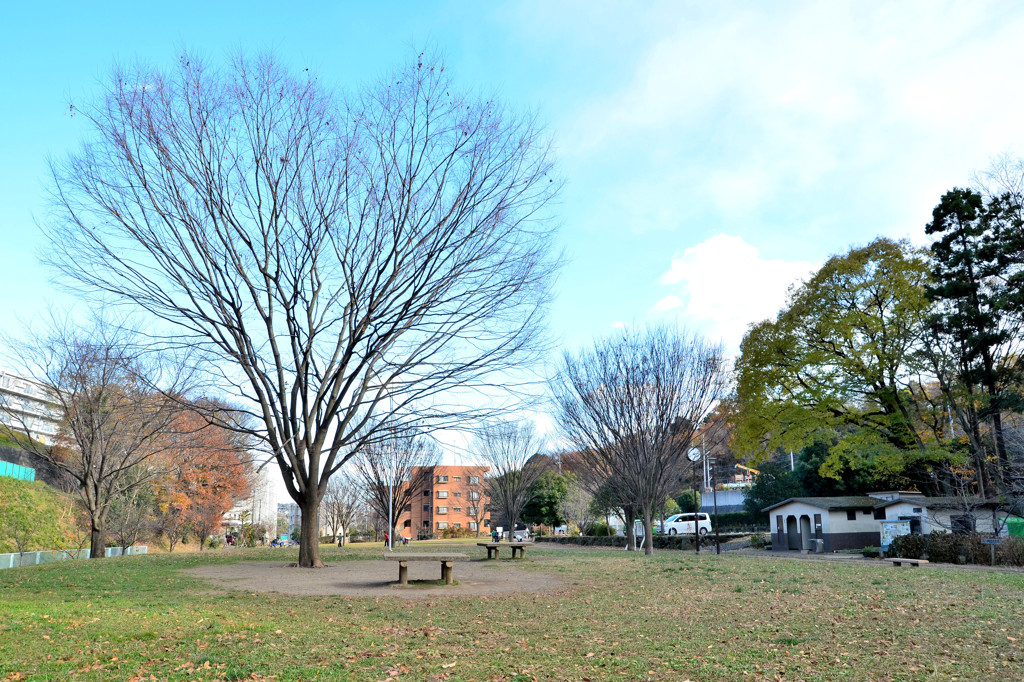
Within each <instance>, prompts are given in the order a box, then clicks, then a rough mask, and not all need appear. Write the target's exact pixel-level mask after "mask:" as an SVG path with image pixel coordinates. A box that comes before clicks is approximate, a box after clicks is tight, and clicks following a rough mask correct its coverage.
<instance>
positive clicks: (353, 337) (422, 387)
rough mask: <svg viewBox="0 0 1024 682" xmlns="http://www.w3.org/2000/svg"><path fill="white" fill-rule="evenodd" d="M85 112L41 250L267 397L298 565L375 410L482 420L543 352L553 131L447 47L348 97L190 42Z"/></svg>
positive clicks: (263, 414)
mask: <svg viewBox="0 0 1024 682" xmlns="http://www.w3.org/2000/svg"><path fill="white" fill-rule="evenodd" d="M75 111H76V112H78V113H80V114H82V115H83V116H84V118H85V119H86V120H87V121H88V123H89V124H90V127H91V129H92V132H93V133H94V136H93V139H92V140H91V142H90V143H89V144H87V145H86V146H85V147H83V149H82V150H81V151H80V152H78V153H77V154H75V155H73V156H72V157H71V158H70V159H69V160H67V161H66V162H65V163H62V164H54V165H53V167H52V175H53V181H54V192H53V200H54V209H55V210H54V212H53V215H52V217H51V218H50V219H48V220H47V221H46V222H45V224H44V225H43V229H44V232H45V233H46V234H47V235H48V236H49V237H50V239H51V242H52V245H51V250H50V251H49V252H48V261H49V262H50V263H52V264H53V265H54V266H55V267H56V268H57V269H58V270H59V271H60V272H61V273H62V274H63V275H64V276H65V279H66V281H67V282H68V283H69V284H70V285H71V286H72V287H74V288H76V289H77V290H79V291H81V292H83V293H85V294H87V295H90V296H93V297H100V298H103V297H109V298H112V299H114V300H116V301H119V302H126V303H128V304H130V305H134V306H136V307H138V308H141V309H142V310H145V311H147V312H148V313H150V314H152V315H153V316H154V317H155V318H158V319H159V320H161V321H162V322H163V323H165V324H166V325H169V327H168V335H167V336H168V341H169V342H174V343H181V344H186V345H187V346H189V347H190V348H193V349H196V350H197V351H200V352H202V353H203V354H204V356H205V359H206V361H207V364H206V367H207V368H208V369H209V371H210V372H211V373H212V374H213V375H216V376H218V378H219V379H220V381H221V383H222V384H223V385H225V386H231V391H232V392H233V393H234V394H235V395H236V396H238V397H240V398H242V399H244V400H245V401H246V402H247V404H249V405H251V406H252V411H253V414H254V416H255V417H257V418H258V419H259V422H260V425H259V427H258V428H255V429H254V430H253V431H252V435H254V436H258V437H259V438H261V439H262V440H263V442H264V447H265V449H266V450H267V451H268V452H269V453H271V454H272V455H273V456H274V457H275V458H276V460H277V463H278V465H279V466H280V469H281V472H282V475H283V478H284V482H285V486H286V488H287V490H288V494H289V495H290V496H291V497H292V499H294V500H295V501H296V503H297V504H298V505H299V507H300V508H301V509H302V533H301V535H302V541H301V543H300V551H299V564H300V565H301V566H305V567H313V566H320V565H322V562H321V561H320V558H319V553H318V545H317V538H316V526H317V518H318V510H319V506H320V500H321V498H322V497H323V494H324V492H325V491H326V489H327V485H328V481H329V480H330V477H331V476H332V475H333V474H334V473H336V472H337V471H338V470H339V469H340V467H341V466H342V465H343V464H344V463H345V461H346V460H347V459H348V458H349V457H351V456H352V455H353V453H355V452H356V451H358V450H360V449H362V448H363V447H364V446H365V445H366V444H367V443H370V442H372V441H374V440H375V439H376V438H377V437H378V435H379V434H378V433H377V431H376V426H377V425H379V424H384V423H389V422H392V421H394V418H399V417H400V418H401V419H402V421H403V422H404V423H406V424H408V425H410V426H413V427H415V428H417V429H434V428H450V427H457V426H459V425H461V424H465V422H466V420H468V419H473V418H480V417H481V416H483V415H484V414H487V413H490V412H491V411H493V410H494V409H497V407H496V405H497V406H500V402H501V400H499V398H501V397H502V396H504V399H505V400H508V399H509V396H514V395H515V393H514V391H511V390H509V389H511V388H514V387H515V385H516V384H517V382H521V381H523V380H524V379H523V377H524V374H523V369H524V368H528V367H532V366H533V364H534V361H535V360H537V359H538V358H539V357H541V356H540V355H538V353H539V352H541V351H544V350H545V345H546V344H545V336H544V334H542V333H541V332H542V331H543V329H542V327H543V324H542V323H543V316H544V313H545V312H546V304H547V301H548V300H549V297H550V283H551V280H552V275H553V274H554V272H555V270H556V268H557V265H558V260H559V259H558V257H557V255H556V254H554V253H553V250H552V242H553V227H552V225H551V223H550V221H549V220H548V215H547V211H548V204H549V202H550V199H551V198H552V197H553V196H554V194H555V193H556V192H557V188H558V186H559V183H558V182H556V181H555V180H554V179H553V178H552V177H551V171H552V162H551V160H550V158H551V155H550V152H549V143H548V142H547V140H546V139H545V138H544V136H543V135H542V134H541V132H540V131H539V130H538V127H537V125H536V123H535V121H534V120H533V118H532V117H530V116H524V115H522V114H519V113H516V112H514V111H512V110H511V109H509V108H508V107H505V106H503V105H501V104H500V103H498V102H496V101H494V100H493V99H484V100H481V99H477V98H473V97H466V96H464V95H462V94H461V93H460V92H459V91H458V90H457V88H455V87H454V84H453V83H452V82H451V80H450V79H449V76H448V73H447V72H446V70H445V68H444V66H443V65H442V64H440V63H438V62H436V61H432V60H430V59H425V58H424V57H423V56H422V55H421V56H420V58H419V59H418V60H417V61H416V62H415V63H414V64H412V65H411V66H409V67H408V68H406V69H404V70H401V71H399V72H397V73H394V74H391V75H390V76H388V77H387V78H384V79H383V80H381V81H380V82H378V83H376V84H374V85H371V86H369V87H366V88H364V89H363V90H362V91H361V92H359V93H357V94H355V95H353V96H352V97H350V98H348V99H347V100H344V101H342V100H341V99H340V98H339V97H337V96H336V95H335V94H334V93H332V92H330V91H329V90H328V89H327V88H325V87H324V86H322V85H321V84H320V83H319V82H318V81H317V80H316V78H315V77H312V76H310V75H308V74H306V73H304V74H302V75H301V76H294V75H292V74H290V73H289V72H288V71H286V70H285V69H284V68H282V67H281V66H280V65H279V64H277V63H276V62H275V61H274V60H273V59H272V58H270V57H261V58H259V59H256V60H248V59H244V58H239V59H237V60H235V62H234V65H233V69H231V70H230V71H226V72H225V71H218V70H217V69H215V68H212V67H211V66H210V65H209V64H206V63H203V62H202V61H201V60H199V59H196V58H194V57H192V56H190V55H185V56H183V57H182V58H181V59H180V63H179V65H178V68H177V69H176V70H175V71H173V72H171V73H163V72H159V71H151V70H147V69H143V68H138V69H136V70H134V71H119V72H116V73H114V74H113V76H112V78H111V79H110V81H109V86H108V88H107V92H106V95H105V97H104V99H103V100H102V101H101V102H99V103H98V104H97V105H96V106H93V107H91V108H88V109H85V110H82V109H78V108H76V109H75ZM498 377H501V380H500V381H499V378H498ZM510 377H518V378H517V379H513V378H510ZM519 385H521V383H520V384H519ZM499 389H500V390H499ZM459 390H464V391H470V392H472V394H473V395H476V396H478V395H480V393H481V392H482V393H484V394H486V395H488V396H490V397H491V398H494V400H490V401H484V402H485V403H486V405H489V406H490V408H489V409H488V408H486V407H478V408H468V407H467V406H466V401H462V400H459V399H457V397H456V396H457V391H459ZM453 392H454V393H453ZM473 404H475V405H480V404H482V403H480V402H474V403H473Z"/></svg>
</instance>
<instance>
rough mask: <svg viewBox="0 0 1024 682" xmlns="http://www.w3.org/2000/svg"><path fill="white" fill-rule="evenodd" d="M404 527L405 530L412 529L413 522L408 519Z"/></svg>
mask: <svg viewBox="0 0 1024 682" xmlns="http://www.w3.org/2000/svg"><path fill="white" fill-rule="evenodd" d="M402 527H403V528H412V521H411V520H409V519H406V520H405V523H403V524H402Z"/></svg>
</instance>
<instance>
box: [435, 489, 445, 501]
mask: <svg viewBox="0 0 1024 682" xmlns="http://www.w3.org/2000/svg"><path fill="white" fill-rule="evenodd" d="M437 497H438V499H441V500H443V499H445V498H446V497H448V491H447V490H438V491H437Z"/></svg>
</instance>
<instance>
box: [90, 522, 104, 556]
mask: <svg viewBox="0 0 1024 682" xmlns="http://www.w3.org/2000/svg"><path fill="white" fill-rule="evenodd" d="M106 544H107V543H106V533H105V532H104V530H103V524H101V523H97V522H96V520H95V519H94V520H93V522H92V524H91V526H90V530H89V558H90V559H102V558H103V557H104V556H106V550H107V547H106Z"/></svg>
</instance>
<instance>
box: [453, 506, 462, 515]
mask: <svg viewBox="0 0 1024 682" xmlns="http://www.w3.org/2000/svg"><path fill="white" fill-rule="evenodd" d="M452 511H453V512H455V513H456V514H461V513H462V507H452Z"/></svg>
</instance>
